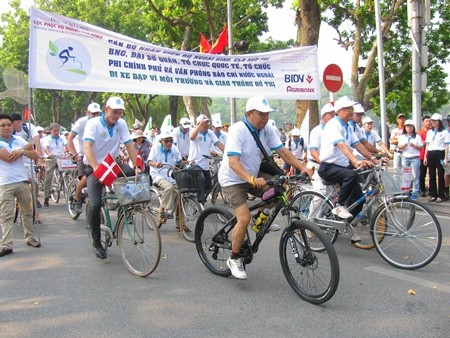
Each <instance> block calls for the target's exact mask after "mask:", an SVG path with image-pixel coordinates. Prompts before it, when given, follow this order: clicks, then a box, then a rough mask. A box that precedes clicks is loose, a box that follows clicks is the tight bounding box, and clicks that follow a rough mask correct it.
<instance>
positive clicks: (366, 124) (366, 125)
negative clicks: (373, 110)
mask: <svg viewBox="0 0 450 338" xmlns="http://www.w3.org/2000/svg"><path fill="white" fill-rule="evenodd" d="M362 123H363V129H364V131H366V132H367V133H370V132H371V131H372V128H373V120H372V119H371V118H370V117H365V118H363V120H362Z"/></svg>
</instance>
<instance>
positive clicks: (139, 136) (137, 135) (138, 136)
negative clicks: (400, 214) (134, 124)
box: [131, 129, 146, 146]
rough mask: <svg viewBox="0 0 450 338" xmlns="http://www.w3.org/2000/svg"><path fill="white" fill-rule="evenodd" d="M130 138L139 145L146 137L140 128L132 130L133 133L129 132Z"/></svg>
mask: <svg viewBox="0 0 450 338" xmlns="http://www.w3.org/2000/svg"><path fill="white" fill-rule="evenodd" d="M131 139H132V140H133V141H134V142H135V143H136V144H137V145H138V146H140V145H141V144H142V143H143V142H144V140H145V139H146V137H145V136H144V132H143V131H142V130H138V129H136V130H135V131H133V133H132V134H131Z"/></svg>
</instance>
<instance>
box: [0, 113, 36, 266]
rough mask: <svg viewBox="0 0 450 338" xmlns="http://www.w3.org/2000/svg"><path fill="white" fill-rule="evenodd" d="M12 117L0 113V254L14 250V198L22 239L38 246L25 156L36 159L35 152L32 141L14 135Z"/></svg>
mask: <svg viewBox="0 0 450 338" xmlns="http://www.w3.org/2000/svg"><path fill="white" fill-rule="evenodd" d="M12 124H13V121H12V119H11V117H10V116H9V115H7V114H0V225H1V227H2V235H3V236H2V246H1V249H0V257H3V256H6V255H9V254H11V253H12V252H13V227H14V222H13V221H14V213H15V211H16V199H17V202H18V203H19V208H20V213H21V218H22V227H23V231H24V237H25V243H26V244H27V245H28V246H31V247H34V248H38V247H40V246H41V243H39V242H38V241H37V240H36V239H35V238H34V230H33V209H32V204H31V201H32V200H31V190H30V184H29V181H28V176H27V172H26V168H25V161H24V159H26V160H28V159H33V160H35V159H37V158H38V157H39V154H38V152H37V151H36V150H35V149H33V145H32V144H31V143H28V142H27V141H25V140H24V139H22V138H20V137H15V136H14V135H13V134H12V132H13V126H12Z"/></svg>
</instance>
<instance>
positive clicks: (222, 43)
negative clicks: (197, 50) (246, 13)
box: [209, 26, 228, 54]
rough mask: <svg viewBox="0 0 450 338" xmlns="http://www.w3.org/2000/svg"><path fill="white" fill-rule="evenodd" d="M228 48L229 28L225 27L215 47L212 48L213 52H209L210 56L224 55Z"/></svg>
mask: <svg viewBox="0 0 450 338" xmlns="http://www.w3.org/2000/svg"><path fill="white" fill-rule="evenodd" d="M226 46H228V29H227V26H225V27H224V28H223V30H222V33H220V35H219V38H218V39H217V41H216V42H215V43H214V45H213V46H212V47H211V50H210V51H209V54H222V53H223V50H224V49H225V47H226Z"/></svg>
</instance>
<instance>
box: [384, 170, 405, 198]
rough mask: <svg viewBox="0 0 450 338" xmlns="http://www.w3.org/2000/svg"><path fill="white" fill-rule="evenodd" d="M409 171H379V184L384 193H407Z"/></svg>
mask: <svg viewBox="0 0 450 338" xmlns="http://www.w3.org/2000/svg"><path fill="white" fill-rule="evenodd" d="M410 175H411V172H403V171H394V172H389V171H381V172H380V179H381V185H382V187H383V189H384V193H385V194H386V195H398V194H405V193H408V192H409V190H410V189H411V177H410Z"/></svg>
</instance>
